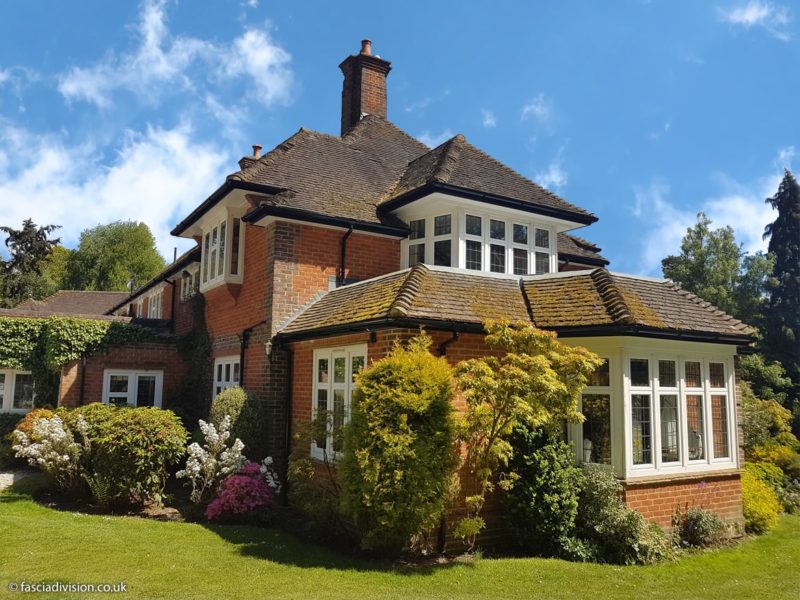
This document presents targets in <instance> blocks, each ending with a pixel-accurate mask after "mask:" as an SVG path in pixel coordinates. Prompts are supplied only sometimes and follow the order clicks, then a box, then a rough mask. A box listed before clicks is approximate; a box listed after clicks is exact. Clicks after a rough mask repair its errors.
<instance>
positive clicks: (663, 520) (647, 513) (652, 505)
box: [623, 471, 744, 531]
mask: <svg viewBox="0 0 800 600" xmlns="http://www.w3.org/2000/svg"><path fill="white" fill-rule="evenodd" d="M623 487H624V491H623V499H624V500H625V503H626V504H627V505H628V506H629V507H630V508H634V509H636V510H638V511H639V512H640V513H642V515H644V517H645V518H646V519H647V520H648V521H652V522H653V523H657V524H658V525H659V526H661V527H663V528H669V527H671V526H672V516H673V515H674V514H675V511H676V509H678V508H680V509H681V510H685V509H686V508H692V507H700V508H705V509H708V510H710V511H712V512H714V513H716V514H717V515H719V516H720V517H722V518H723V519H725V520H726V521H728V522H729V523H733V524H735V525H738V526H742V525H743V523H744V517H743V516H742V482H741V475H740V474H739V472H735V471H734V472H731V471H729V472H726V473H720V474H713V473H704V474H702V475H694V476H685V475H684V476H680V477H671V478H661V479H650V480H648V481H642V482H633V481H629V482H623ZM743 530H744V529H743V528H742V529H741V531H743Z"/></svg>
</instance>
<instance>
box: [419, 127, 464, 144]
mask: <svg viewBox="0 0 800 600" xmlns="http://www.w3.org/2000/svg"><path fill="white" fill-rule="evenodd" d="M454 135H455V134H454V133H453V132H452V131H451V130H450V129H445V130H444V131H442V132H440V133H431V132H430V131H423V132H422V133H421V134H419V135H418V136H417V139H418V140H419V141H420V142H422V143H423V144H425V145H426V146H429V147H431V148H435V147H436V146H438V145H439V144H441V143H443V142H446V141H447V140H449V139H450V138H451V137H453V136H454Z"/></svg>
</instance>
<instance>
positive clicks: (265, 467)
mask: <svg viewBox="0 0 800 600" xmlns="http://www.w3.org/2000/svg"><path fill="white" fill-rule="evenodd" d="M273 465H274V461H273V460H272V457H271V456H268V457H267V458H265V459H264V460H262V461H261V467H260V469H261V475H262V476H263V477H264V481H265V482H266V483H267V486H268V487H269V489H271V490H272V491H273V492H274V493H275V494H280V493H281V480H280V477H278V473H277V472H276V471H275V467H274V466H273Z"/></svg>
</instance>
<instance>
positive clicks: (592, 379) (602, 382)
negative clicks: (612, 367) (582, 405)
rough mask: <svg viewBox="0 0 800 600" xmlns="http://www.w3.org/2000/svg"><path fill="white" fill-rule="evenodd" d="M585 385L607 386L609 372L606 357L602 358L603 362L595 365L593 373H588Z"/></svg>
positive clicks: (609, 382)
mask: <svg viewBox="0 0 800 600" xmlns="http://www.w3.org/2000/svg"><path fill="white" fill-rule="evenodd" d="M586 385H596V386H606V387H607V386H609V385H611V374H610V371H609V367H608V359H607V358H606V359H604V360H603V364H602V365H600V366H599V367H597V369H595V370H594V372H593V373H591V374H590V375H589V379H588V381H587V382H586Z"/></svg>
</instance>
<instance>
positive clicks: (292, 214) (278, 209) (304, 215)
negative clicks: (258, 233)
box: [242, 204, 409, 238]
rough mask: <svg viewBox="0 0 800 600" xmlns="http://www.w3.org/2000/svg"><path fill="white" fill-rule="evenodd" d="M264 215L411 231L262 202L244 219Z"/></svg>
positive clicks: (253, 219) (401, 235)
mask: <svg viewBox="0 0 800 600" xmlns="http://www.w3.org/2000/svg"><path fill="white" fill-rule="evenodd" d="M264 217H278V218H283V219H294V220H295V221H307V222H309V223H317V224H319V225H330V226H333V227H341V228H342V229H350V227H352V228H353V229H355V230H357V231H367V232H369V233H380V234H383V235H389V236H392V237H399V238H404V237H406V236H407V235H408V233H409V229H408V228H407V227H395V226H392V225H383V224H381V223H365V222H364V221H353V220H352V219H346V218H344V217H331V216H328V215H322V214H319V213H315V212H311V211H309V210H300V209H298V208H290V207H287V206H273V205H271V204H261V205H260V206H258V207H257V208H254V209H253V210H251V211H250V212H249V213H247V214H246V215H245V216H244V217H242V221H244V222H245V223H255V222H256V221H258V220H260V219H262V218H264Z"/></svg>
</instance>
